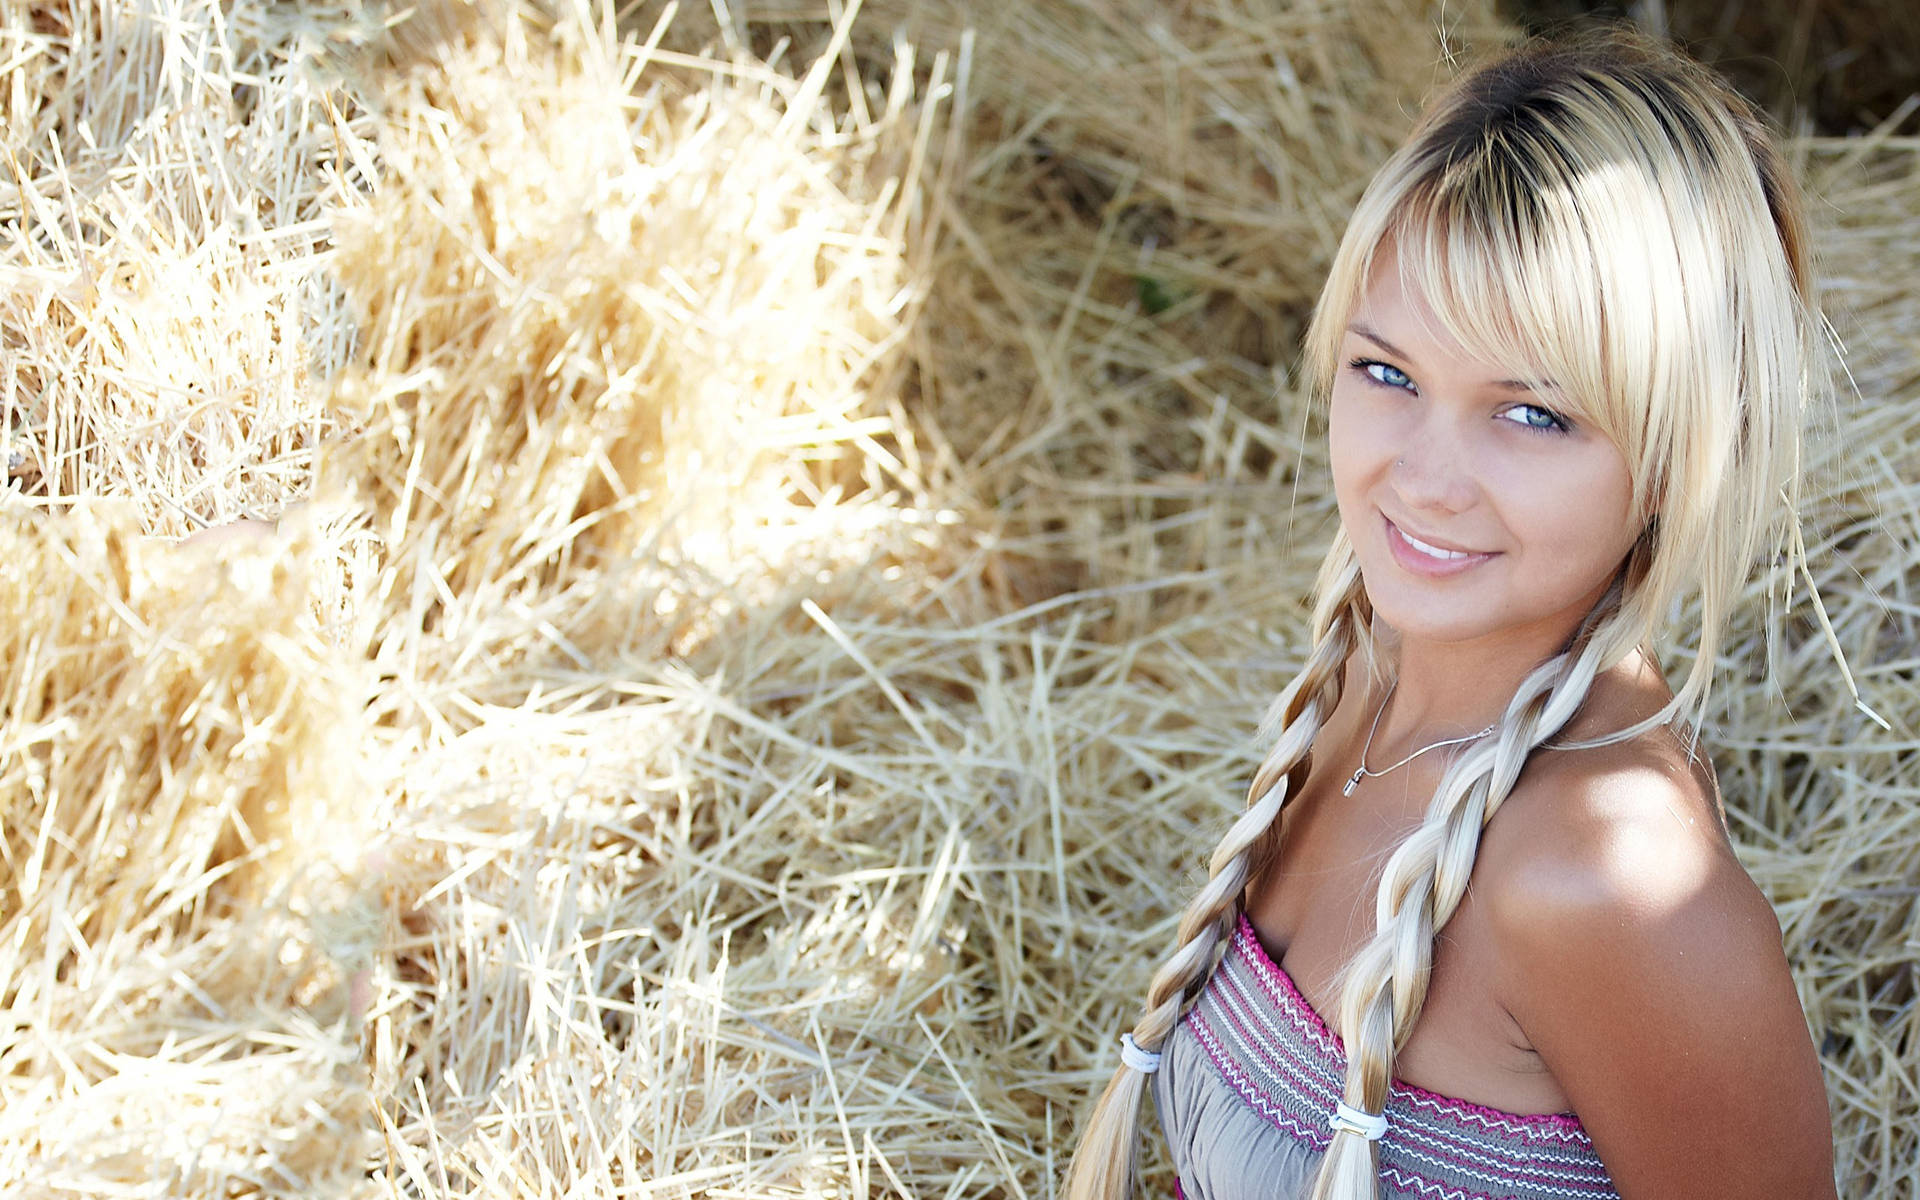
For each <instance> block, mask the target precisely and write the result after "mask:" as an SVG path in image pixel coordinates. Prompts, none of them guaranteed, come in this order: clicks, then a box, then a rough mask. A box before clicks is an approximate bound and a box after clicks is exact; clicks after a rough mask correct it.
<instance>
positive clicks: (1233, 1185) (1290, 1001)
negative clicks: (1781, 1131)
mask: <svg viewBox="0 0 1920 1200" xmlns="http://www.w3.org/2000/svg"><path fill="white" fill-rule="evenodd" d="M1160 1050H1161V1055H1162V1059H1161V1064H1160V1069H1159V1070H1158V1071H1157V1072H1155V1073H1154V1075H1153V1076H1152V1088H1153V1098H1154V1106H1155V1108H1157V1109H1158V1110H1159V1114H1160V1124H1161V1127H1162V1128H1163V1129H1164V1130H1165V1131H1166V1133H1167V1140H1168V1143H1169V1145H1170V1147H1171V1149H1172V1151H1173V1162H1174V1168H1175V1170H1176V1171H1177V1172H1178V1173H1179V1180H1180V1190H1181V1193H1182V1195H1183V1196H1185V1197H1186V1200H1240V1198H1242V1197H1246V1198H1248V1200H1251V1198H1252V1197H1255V1196H1259V1197H1263V1198H1266V1200H1272V1198H1274V1197H1283V1198H1290V1197H1296V1196H1297V1197H1305V1196H1306V1194H1307V1191H1308V1189H1309V1186H1310V1185H1311V1183H1312V1180H1313V1177H1314V1174H1315V1173H1316V1172H1317V1170H1318V1169H1319V1163H1320V1157H1321V1155H1322V1154H1323V1153H1324V1152H1325V1150H1326V1148H1327V1144H1328V1142H1329V1141H1331V1140H1332V1137H1333V1134H1332V1131H1331V1130H1329V1129H1328V1128H1327V1118H1328V1117H1329V1116H1331V1115H1332V1113H1333V1106H1334V1103H1335V1102H1336V1101H1338V1100H1339V1099H1340V1097H1341V1094H1342V1088H1343V1086H1344V1083H1345V1078H1346V1050H1345V1047H1344V1046H1343V1045H1342V1043H1341V1041H1340V1035H1339V1034H1337V1033H1335V1032H1334V1031H1333V1030H1331V1029H1329V1028H1328V1027H1327V1024H1326V1022H1324V1021H1322V1020H1321V1019H1320V1016H1319V1014H1318V1013H1316V1012H1314V1011H1313V1008H1312V1006H1311V1005H1309V1004H1308V1003H1307V1001H1306V998H1305V997H1304V996H1302V995H1301V994H1300V991H1299V989H1298V988H1296V987H1294V985H1293V980H1291V979H1289V978H1288V977H1287V973H1286V972H1285V971H1283V970H1281V968H1280V965H1279V964H1278V963H1275V962H1274V961H1273V960H1272V959H1271V958H1269V957H1268V956H1267V952H1266V950H1265V948H1263V947H1262V946H1261V945H1260V941H1259V939H1258V938H1257V937H1255V936H1254V932H1253V926H1252V925H1251V924H1250V923H1249V922H1248V921H1247V919H1246V917H1245V916H1244V915H1243V916H1242V917H1241V918H1240V924H1239V928H1238V929H1237V930H1236V931H1235V933H1234V936H1233V939H1232V942H1231V944H1230V945H1229V947H1228V950H1227V953H1226V955H1225V957H1223V958H1222V960H1221V962H1220V966H1219V968H1218V969H1217V970H1216V971H1215V972H1214V974H1213V978H1212V979H1211V980H1210V981H1209V982H1208V984H1207V987H1206V989H1205V990H1204V991H1203V992H1202V993H1201V995H1200V998H1199V999H1198V1000H1197V1001H1196V1002H1195V1003H1194V1005H1193V1007H1192V1008H1190V1009H1189V1010H1188V1011H1187V1013H1186V1015H1185V1016H1184V1017H1183V1018H1181V1021H1180V1024H1179V1025H1178V1026H1176V1027H1175V1029H1174V1032H1173V1035H1172V1036H1171V1037H1169V1038H1168V1039H1167V1041H1166V1044H1165V1045H1163V1046H1161V1047H1160ZM1386 1113H1387V1122H1388V1124H1387V1132H1386V1135H1385V1136H1384V1137H1382V1138H1381V1139H1380V1141H1379V1142H1378V1144H1377V1145H1378V1150H1379V1162H1380V1184H1381V1191H1382V1193H1383V1195H1387V1196H1393V1195H1406V1196H1419V1197H1422V1198H1423V1200H1600V1198H1611V1200H1618V1197H1619V1193H1618V1192H1617V1191H1615V1190H1614V1187H1613V1181H1612V1180H1611V1179H1610V1178H1609V1177H1608V1176H1607V1170H1606V1168H1605V1167H1604V1166H1602V1165H1601V1163H1600V1156H1599V1155H1598V1154H1596V1153H1595V1152H1594V1149H1593V1142H1592V1140H1591V1139H1589V1138H1588V1137H1587V1134H1586V1131H1585V1130H1584V1129H1583V1128H1581V1125H1580V1121H1579V1119H1578V1118H1577V1117H1575V1116H1573V1115H1572V1114H1571V1113H1568V1114H1544V1115H1539V1116H1521V1115H1516V1114H1514V1113H1507V1112H1501V1111H1500V1110H1498V1109H1493V1108H1487V1107H1485V1106H1483V1105H1479V1104H1469V1103H1467V1102H1466V1101H1464V1100H1455V1099H1452V1098H1451V1097H1447V1096H1442V1095H1439V1094H1438V1093H1435V1092H1430V1091H1427V1090H1426V1089H1425V1088H1419V1087H1415V1086H1413V1085H1412V1084H1408V1083H1403V1082H1401V1081H1399V1080H1397V1079H1396V1080H1394V1081H1393V1083H1392V1084H1391V1086H1390V1088H1389V1090H1388V1094H1387V1105H1386Z"/></svg>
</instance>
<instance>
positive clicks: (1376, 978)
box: [1068, 30, 1834, 1200]
mask: <svg viewBox="0 0 1920 1200" xmlns="http://www.w3.org/2000/svg"><path fill="white" fill-rule="evenodd" d="M1818 329H1819V323H1818V318H1817V314H1816V310H1815V306H1814V301H1813V297H1812V292H1811V281H1810V278H1809V270H1808V262H1807V248H1806V235H1805V230H1804V226H1803V217H1802V212H1801V205H1800V201H1799V198H1798V196H1797V193H1796V191H1795V188H1794V185H1793V183H1792V180H1791V179H1790V177H1789V173H1788V170H1787V168H1786V166H1785V164H1784V163H1783V162H1782V161H1781V158H1780V156H1779V153H1778V151H1777V150H1776V149H1775V147H1774V145H1773V143H1772V141H1771V139H1770V137H1769V135H1768V133H1767V130H1766V128H1765V127H1764V125H1763V123H1762V121H1761V120H1760V119H1759V118H1758V117H1757V116H1756V114H1755V113H1754V111H1753V110H1752V109H1751V108H1750V107H1749V106H1748V105H1747V104H1745V103H1744V102H1743V101H1741V100H1740V99H1739V98H1738V97H1737V96H1735V95H1734V94H1732V93H1731V92H1730V91H1728V90H1727V89H1726V88H1725V86H1724V85H1723V84H1722V83H1721V82H1720V81H1719V80H1718V79H1717V78H1716V77H1715V76H1713V75H1712V74H1711V73H1710V72H1708V71H1707V70H1705V69H1704V68H1702V67H1700V66H1699V65H1698V64H1696V63H1694V62H1692V61H1691V60H1689V59H1686V58H1684V57H1683V56H1681V55H1679V54H1677V53H1676V52H1674V51H1672V50H1670V49H1668V48H1665V47H1663V46H1661V45H1658V44H1655V43H1652V42H1649V41H1647V40H1645V39H1643V38H1640V37H1638V36H1636V35H1634V34H1631V33H1628V32H1625V31H1618V30H1614V31H1602V32H1599V33H1589V34H1587V35H1584V36H1581V37H1578V38H1575V39H1571V40H1568V41H1563V42H1557V43H1536V44H1532V45H1529V46H1527V47H1524V48H1522V49H1521V50H1519V51H1516V52H1512V53H1509V54H1507V55H1505V56H1503V57H1501V58H1499V59H1497V60H1495V61H1493V62H1491V63H1489V64H1487V65H1485V66H1483V67H1481V68H1479V69H1477V70H1474V71H1472V72H1469V73H1467V74H1466V75H1464V76H1463V77H1461V78H1459V79H1458V80H1456V81H1455V82H1454V83H1453V84H1451V85H1449V87H1448V88H1447V89H1446V90H1445V92H1444V93H1443V94H1442V95H1440V96H1439V97H1438V98H1437V99H1436V100H1434V101H1433V102H1432V103H1431V104H1430V105H1429V106H1428V108H1427V110H1426V112H1425V113H1424V114H1423V116H1422V117H1421V120H1420V122H1419V124H1418V126H1417V127H1416V128H1415V130H1414V131H1413V133H1412V135H1411V136H1410V138H1409V140H1408V141H1407V143H1406V144H1405V145H1404V146H1402V147H1401V148H1400V149H1399V150H1398V151H1397V152H1396V153H1395V154H1394V155H1393V157H1392V158H1391V159H1390V160H1389V161H1388V162H1387V164H1386V165H1385V166H1384V167H1383V168H1382V169H1381V171H1380V172H1379V174H1378V175H1377V176H1376V177H1375V178H1374V180H1373V181H1372V183H1371V185H1370V186H1369V187H1368V189H1367V191H1366V193H1365V195H1364V196H1363V197H1362V199H1361V201H1360V204H1359V206H1358V208H1357V210H1356V212H1355V214H1354V216H1353V218H1352V221H1351V224H1350V225H1349V227H1348V229H1347V233H1346V236H1345V238H1344V239H1343V241H1342V243H1341V245H1340V248H1339V251H1338V253H1337V255H1336V257H1335V259H1334V263H1333V267H1332V271H1331V273H1330V277H1329V279H1328V282H1327V285H1326V288H1325V290H1324V292H1323V293H1322V295H1321V298H1320V302H1319V305H1318V306H1317V308H1316V310H1315V313H1314V319H1313V324H1312V326H1311V328H1310V329H1309V331H1308V335H1307V346H1306V354H1307V364H1308V367H1309V369H1310V371H1311V373H1312V377H1313V379H1314V380H1315V381H1316V384H1317V389H1316V390H1317V391H1319V392H1320V394H1323V395H1326V396H1327V397H1328V400H1329V430H1330V460H1331V463H1332V470H1333V483H1334V490H1335V495H1336V498H1337V500H1338V503H1339V510H1340V521H1341V530H1340V533H1339V535H1338V536H1337V538H1336V541H1335V544H1334V546H1333V548H1332V550H1331V552H1330V553H1329V555H1328V557H1327V560H1326V563H1325V565H1324V567H1323V569H1322V573H1321V577H1320V580H1319V584H1318V589H1317V607H1316V620H1315V642H1314V646H1313V649H1312V652H1311V654H1310V656H1309V658H1308V661H1307V663H1306V666H1305V668H1304V669H1303V670H1302V671H1301V673H1300V675H1299V677H1298V678H1297V679H1295V681H1294V682H1293V683H1292V684H1291V685H1290V686H1289V688H1288V689H1287V691H1286V692H1285V693H1284V694H1283V695H1282V696H1281V698H1280V700H1279V701H1278V702H1277V703H1276V705H1275V709H1274V713H1273V717H1272V724H1273V725H1274V727H1275V728H1276V730H1277V732H1276V734H1275V741H1274V745H1273V749H1272V752H1271V753H1270V754H1269V755H1268V756H1267V758H1266V760H1265V762H1264V763H1263V764H1262V767H1261V769H1260V771H1259V772H1258V774H1257V777H1256V778H1255V780H1254V784H1253V787H1252V793H1251V796H1252V800H1251V804H1250V807H1249V809H1248V811H1247V812H1246V814H1245V815H1244V816H1243V817H1241V818H1240V819H1239V821H1238V822H1236V823H1235V825H1234V826H1233V828H1232V829H1231V830H1230V831H1229V832H1228V833H1227V835H1226V837H1225V838H1224V839H1223V840H1222V841H1221V843H1220V845H1219V847H1218V848H1217V849H1216V851H1215V852H1214V856H1213V859H1212V864H1211V870H1212V878H1211V880H1210V881H1209V882H1208V883H1207V884H1206V886H1205V887H1203V888H1202V889H1201V891H1200V892H1199V894H1198V895H1197V896H1196V897H1195V898H1194V900H1193V901H1192V903H1191V904H1190V905H1189V907H1188V908H1187V910H1186V913H1185V915H1184V917H1183V919H1182V921H1181V924H1180V930H1179V935H1178V940H1179V944H1178V946H1177V947H1176V948H1175V949H1174V951H1173V953H1172V954H1171V955H1170V956H1169V957H1168V959H1167V960H1166V962H1165V964H1164V965H1163V966H1162V967H1161V969H1160V971H1159V973H1158V974H1157V975H1156V976H1155V978H1154V981H1153V984H1152V987H1151V989H1150V991H1149V993H1148V997H1147V1004H1146V1010H1145V1014H1144V1015H1143V1016H1142V1017H1141V1018H1140V1020H1139V1022H1138V1023H1137V1024H1136V1025H1135V1026H1134V1027H1133V1029H1132V1031H1131V1032H1130V1033H1129V1034H1128V1035H1127V1036H1126V1037H1125V1039H1124V1041H1123V1048H1122V1056H1123V1065H1122V1067H1121V1069H1120V1070H1119V1072H1118V1073H1117V1074H1116V1075H1115V1077H1114V1079H1113V1082H1112V1083H1110V1084H1109V1085H1108V1087H1107V1089H1106V1091H1105V1092H1104V1093H1103V1094H1102V1096H1101V1098H1100V1101H1099V1103H1098V1105H1097V1107H1096V1109H1095V1112H1094V1115H1093V1117H1092V1118H1091V1120H1090V1122H1089V1124H1088V1126H1087V1128H1086V1130H1085V1131H1084V1134H1083V1138H1082V1142H1081V1146H1080V1150H1079V1153H1078V1154H1077V1156H1076V1159H1075V1163H1074V1167H1073V1171H1072V1175H1071V1178H1070V1181H1069V1189H1068V1194H1069V1195H1070V1196H1072V1197H1120V1196H1125V1195H1126V1194H1128V1192H1129V1191H1130V1189H1131V1186H1132V1176H1133V1155H1134V1145H1135V1142H1136V1140H1137V1138H1136V1130H1135V1126H1136V1121H1137V1111H1138V1108H1139V1098H1140V1094H1141V1092H1142V1091H1144V1090H1145V1089H1146V1088H1147V1086H1148V1081H1149V1078H1151V1081H1152V1082H1151V1086H1152V1089H1153V1093H1154V1100H1155V1106H1156V1108H1157V1109H1158V1111H1159V1115H1160V1118H1161V1124H1162V1126H1163V1128H1164V1129H1165V1132H1166V1134H1167V1136H1168V1139H1169V1142H1170V1145H1171V1147H1172V1151H1173V1159H1174V1163H1175V1167H1176V1169H1177V1171H1178V1174H1179V1179H1180V1183H1181V1188H1182V1191H1183V1192H1184V1194H1185V1196H1186V1197H1187V1198H1188V1200H1221V1198H1225V1197H1239V1196H1248V1197H1251V1196H1262V1197H1296V1196H1307V1195H1309V1194H1310V1195H1312V1196H1313V1197H1316V1198H1332V1200H1354V1198H1363V1200H1364V1198H1369V1197H1374V1196H1376V1195H1379V1194H1381V1193H1385V1194H1388V1195H1400V1194H1405V1195H1419V1196H1428V1197H1442V1198H1458V1200H1468V1198H1481V1197H1549V1196H1553V1197H1568V1196H1575V1197H1579V1196H1616V1195H1617V1196H1624V1197H1629V1198H1633V1200H1641V1198H1646V1200H1707V1198H1711V1197H1741V1198H1742V1200H1753V1198H1756V1197H1767V1198H1769V1200H1783V1198H1790V1197H1832V1196H1833V1195H1834V1184H1833V1163H1832V1144H1831V1132H1830V1128H1831V1127H1830V1125H1829V1120H1828V1114H1827V1107H1826V1100H1825V1094H1824V1090H1823V1088H1822V1082H1821V1075H1820V1069H1819V1064H1818V1061H1817V1058H1816V1055H1815V1052H1814V1049H1813V1047H1812V1044H1811V1040H1810V1038H1809V1035H1808V1031H1807V1026H1806V1023H1805V1019H1804V1016H1803V1014H1802V1012H1801V1009H1800V1006H1799V1002H1798V999H1797V996H1796V993H1795V990H1794V986H1793V982H1792V979H1791V977H1790V975H1789V973H1788V968H1787V963H1786V960H1785V956H1784V954H1783V953H1782V949H1781V939H1780V929H1779V925H1778V923H1777V921H1776V920H1775V919H1774V916H1773V913H1772V911H1771V909H1770V908H1769V906H1768V904H1767V902H1766V899H1765V897H1764V896H1763V895H1762V894H1761V893H1760V891H1759V890H1758V889H1757V888H1756V887H1755V886H1754V884H1753V882H1752V881H1751V879H1749V878H1748V876H1747V875H1746V873H1745V872H1744V870H1743V869H1742V868H1741V866H1740V864H1739V862H1738V860H1737V859H1736V858H1735V857H1734V854H1733V851H1732V848H1731V846H1730V844H1729V841H1728V836H1727V830H1726V826H1725V818H1724V814H1723V812H1722V809H1721V806H1720V801H1719V796H1718V793H1717V791H1716V788H1715V783H1714V779H1713V774H1712V769H1711V767H1710V766H1709V765H1708V763H1707V762H1706V761H1705V759H1704V757H1703V756H1701V755H1699V754H1697V753H1695V743H1694V738H1693V731H1694V730H1695V729H1696V728H1697V726H1698V721H1699V719H1700V714H1701V712H1702V709H1703V706H1704V703H1705V699H1706V694H1707V688H1708V685H1709V682H1710V677H1711V674H1712V671H1713V667H1714V664H1715V661H1716V654H1717V652H1718V650H1719V648H1720V646H1721V638H1722V631H1723V625H1724V622H1725V620H1726V617H1727V612H1728V608H1729V605H1730V604H1731V603H1732V602H1733V599H1734V597H1735V595H1736V594H1737V592H1738V591H1739V589H1740V588H1741V586H1742V584H1743V582H1744V580H1745V579H1746V577H1747V572H1748V569H1749V566H1750V564H1751V563H1752V562H1753V561H1754V560H1755V558H1756V557H1757V556H1758V555H1759V554H1760V553H1761V552H1763V551H1768V550H1777V548H1778V547H1780V546H1781V545H1782V544H1783V542H1782V541H1781V538H1782V536H1783V535H1784V534H1785V532H1786V531H1787V530H1788V529H1789V528H1790V523H1791V521H1792V519H1793V518H1792V508H1791V504H1792V497H1793V495H1794V493H1795V484H1796V475H1797V469H1798V451H1797V447H1798V437H1799V433H1798V430H1799V423H1800V415H1801V410H1802V409H1803V407H1804V406H1805V404H1806V402H1807V398H1808V395H1809V392H1810V390H1811V389H1813V388H1814V387H1816V386H1817V380H1818V379H1819V378H1820V376H1821V372H1820V371H1819V370H1818V364H1817V361H1816V359H1817V355H1816V351H1817V346H1818ZM1783 500H1784V501H1785V503H1784V504H1783V503H1781V501H1783ZM1689 596H1690V597H1693V598H1694V600H1695V601H1696V603H1697V609H1696V611H1697V613H1698V614H1699V623H1700V629H1699V633H1698V647H1699V651H1698V654H1697V656H1696V657H1695V659H1694V661H1693V663H1692V665H1691V666H1690V667H1689V668H1688V669H1687V670H1686V671H1685V673H1684V675H1683V676H1682V677H1681V678H1680V680H1679V687H1678V689H1677V690H1673V689H1671V688H1670V687H1669V684H1668V682H1667V681H1666V679H1665V678H1664V677H1663V674H1662V672H1661V670H1660V669H1659V667H1658V665H1657V664H1656V663H1655V662H1654V661H1653V660H1652V657H1651V653H1650V651H1649V649H1648V644H1649V641H1650V639H1651V637H1652V636H1653V635H1654V634H1655V633H1656V631H1658V629H1659V628H1660V627H1661V624H1662V622H1663V620H1665V619H1666V618H1668V617H1669V616H1670V615H1671V614H1672V613H1674V612H1675V611H1676V609H1677V607H1678V604H1677V602H1678V601H1680V600H1682V599H1683V598H1686V597H1689ZM1496 816H1497V817H1498V819H1497V820H1495V817H1496ZM1321 1014H1325V1018H1326V1019H1325V1021H1324V1022H1323V1021H1322V1018H1321ZM1336 1031H1337V1032H1336Z"/></svg>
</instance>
